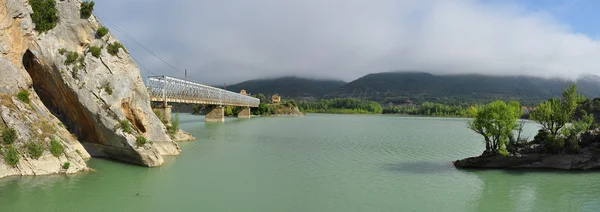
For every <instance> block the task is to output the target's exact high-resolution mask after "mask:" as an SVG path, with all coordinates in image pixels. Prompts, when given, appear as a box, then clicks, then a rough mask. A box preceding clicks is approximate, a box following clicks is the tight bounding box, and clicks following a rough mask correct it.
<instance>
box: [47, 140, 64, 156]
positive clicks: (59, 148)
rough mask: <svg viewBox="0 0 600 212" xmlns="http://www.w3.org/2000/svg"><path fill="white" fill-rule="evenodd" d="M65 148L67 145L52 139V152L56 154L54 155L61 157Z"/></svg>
mask: <svg viewBox="0 0 600 212" xmlns="http://www.w3.org/2000/svg"><path fill="white" fill-rule="evenodd" d="M64 150H65V147H63V145H62V144H61V143H60V142H59V141H58V140H56V139H52V140H51V141H50V153H52V155H54V157H60V156H61V155H62V154H63V152H64Z"/></svg>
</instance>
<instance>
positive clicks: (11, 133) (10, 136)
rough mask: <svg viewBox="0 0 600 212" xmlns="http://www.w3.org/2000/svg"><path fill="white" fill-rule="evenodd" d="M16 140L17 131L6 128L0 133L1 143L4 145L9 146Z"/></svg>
mask: <svg viewBox="0 0 600 212" xmlns="http://www.w3.org/2000/svg"><path fill="white" fill-rule="evenodd" d="M16 140H17V131H16V130H15V129H13V128H8V129H7V130H5V131H4V132H2V141H3V143H4V144H7V145H11V144H13V143H15V141H16Z"/></svg>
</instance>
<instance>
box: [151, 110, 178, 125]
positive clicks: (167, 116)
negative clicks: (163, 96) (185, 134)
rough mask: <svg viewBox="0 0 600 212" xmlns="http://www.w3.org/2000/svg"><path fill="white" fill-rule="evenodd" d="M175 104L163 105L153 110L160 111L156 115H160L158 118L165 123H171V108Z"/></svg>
mask: <svg viewBox="0 0 600 212" xmlns="http://www.w3.org/2000/svg"><path fill="white" fill-rule="evenodd" d="M172 108H173V106H171V105H161V106H158V107H154V108H152V110H153V111H158V113H157V114H156V115H159V116H158V118H159V119H160V120H161V121H162V122H163V123H165V125H167V126H170V125H171V109H172Z"/></svg>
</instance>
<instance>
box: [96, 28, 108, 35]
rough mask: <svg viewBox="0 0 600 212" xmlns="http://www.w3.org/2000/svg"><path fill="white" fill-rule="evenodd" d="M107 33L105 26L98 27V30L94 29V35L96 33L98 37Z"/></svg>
mask: <svg viewBox="0 0 600 212" xmlns="http://www.w3.org/2000/svg"><path fill="white" fill-rule="evenodd" d="M107 34H108V28H106V27H100V28H98V30H96V35H98V37H100V38H101V37H104V36H105V35H107Z"/></svg>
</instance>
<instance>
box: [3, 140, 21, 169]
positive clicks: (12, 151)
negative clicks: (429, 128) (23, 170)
mask: <svg viewBox="0 0 600 212" xmlns="http://www.w3.org/2000/svg"><path fill="white" fill-rule="evenodd" d="M3 155H4V161H6V163H7V164H8V165H10V166H12V167H15V166H17V163H19V152H18V151H17V148H15V147H14V146H13V145H10V146H9V147H8V149H5V150H4V153H3Z"/></svg>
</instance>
